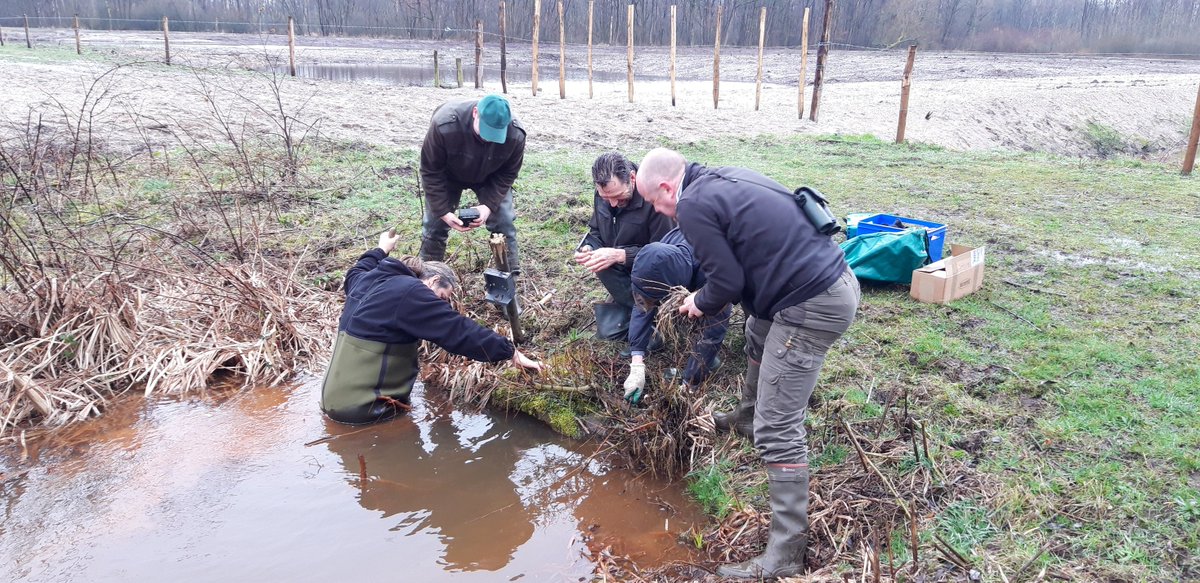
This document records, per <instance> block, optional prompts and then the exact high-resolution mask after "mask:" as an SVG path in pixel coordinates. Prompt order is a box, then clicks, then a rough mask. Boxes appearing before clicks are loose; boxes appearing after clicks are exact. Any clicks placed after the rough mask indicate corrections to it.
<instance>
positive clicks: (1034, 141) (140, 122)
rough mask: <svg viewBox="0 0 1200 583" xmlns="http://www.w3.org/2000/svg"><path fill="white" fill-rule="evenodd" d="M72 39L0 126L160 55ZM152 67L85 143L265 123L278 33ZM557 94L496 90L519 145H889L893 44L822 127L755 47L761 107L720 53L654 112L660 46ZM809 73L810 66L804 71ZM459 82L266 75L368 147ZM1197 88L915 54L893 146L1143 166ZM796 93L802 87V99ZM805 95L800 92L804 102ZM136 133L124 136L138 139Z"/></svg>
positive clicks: (302, 53)
mask: <svg viewBox="0 0 1200 583" xmlns="http://www.w3.org/2000/svg"><path fill="white" fill-rule="evenodd" d="M85 38H86V43H87V46H89V47H91V48H92V49H93V50H95V51H98V52H99V53H100V54H101V55H103V57H102V58H89V59H75V58H73V57H71V58H67V57H65V56H64V55H63V53H62V52H58V53H48V52H47V53H42V55H46V56H39V53H37V51H34V52H33V53H31V54H27V53H24V52H21V51H24V50H25V49H24V48H23V47H21V49H20V51H16V50H14V49H8V51H7V52H6V53H0V55H4V56H3V57H2V59H0V60H3V61H5V63H4V74H3V78H4V83H5V94H6V97H5V100H4V103H3V105H2V107H0V119H3V120H5V121H18V122H20V121H22V120H24V119H26V115H27V112H28V111H29V109H30V108H31V107H32V108H35V109H44V108H46V107H51V108H54V109H57V106H56V105H55V101H58V102H61V103H62V104H64V105H65V106H66V107H67V109H68V110H74V109H76V108H77V106H78V104H79V103H80V102H81V101H82V99H83V96H84V94H85V92H86V90H87V88H88V86H89V84H90V83H91V80H92V79H94V78H96V77H99V76H100V75H102V74H104V72H105V71H107V70H108V69H110V68H111V67H112V66H113V65H114V64H116V63H127V62H134V61H155V60H158V59H161V44H160V43H161V39H160V38H158V37H157V35H155V34H154V33H125V32H121V33H101V32H99V31H91V32H87V33H86V37H85ZM171 41H172V56H173V60H174V62H175V63H176V64H179V65H187V66H175V67H170V68H167V67H165V66H161V65H158V64H153V63H147V64H140V65H136V66H132V67H124V68H121V69H120V70H118V71H115V72H113V73H112V74H111V75H110V76H109V77H108V78H107V79H111V81H112V83H111V87H110V86H109V84H108V83H107V82H106V83H104V84H103V85H104V86H105V87H109V88H110V91H111V94H112V95H113V96H114V97H115V104H114V107H111V108H109V109H108V110H107V111H106V112H104V115H103V116H102V118H101V119H102V123H103V125H102V126H101V128H102V130H101V133H102V134H103V136H104V137H106V139H108V140H110V141H112V142H115V143H117V144H122V145H136V144H141V143H143V142H145V141H150V142H157V143H169V142H170V141H171V139H170V137H169V135H167V134H166V133H165V132H163V131H160V130H154V129H150V130H147V129H146V128H160V127H161V126H166V128H167V129H169V130H176V131H178V130H186V131H188V132H191V133H194V134H197V135H202V136H207V137H211V138H217V137H218V133H217V132H215V131H214V129H213V128H212V127H211V123H209V122H207V121H205V118H207V117H210V116H207V115H206V112H207V111H208V110H209V108H210V107H209V105H208V103H207V102H206V101H205V97H204V94H205V91H204V88H205V87H206V86H207V87H208V88H209V92H211V93H212V94H213V95H214V96H215V103H216V104H217V105H218V106H219V107H221V108H222V109H223V110H225V111H227V112H229V113H232V114H234V115H237V116H241V115H246V116H250V117H252V118H256V119H257V121H258V122H259V123H263V124H265V123H267V122H266V121H265V119H264V118H265V117H266V116H265V115H264V114H263V113H262V111H260V110H259V109H258V108H259V107H262V108H264V109H266V110H271V109H272V108H273V103H274V96H273V93H272V91H271V88H270V83H269V82H268V79H267V77H269V76H265V75H250V74H244V72H242V71H241V70H240V69H241V68H242V67H263V66H264V63H266V62H267V59H286V55H287V49H286V38H284V37H281V36H279V35H268V36H264V37H251V36H244V35H227V34H203V33H197V34H187V33H172V39H171ZM299 42H300V44H301V48H299V49H298V51H297V58H298V60H299V61H300V62H301V63H314V62H317V63H324V64H331V63H338V64H347V63H357V64H376V65H378V64H397V65H407V66H410V67H419V66H428V65H429V61H430V60H431V58H430V57H431V54H432V51H433V50H434V49H435V48H436V49H438V50H439V51H440V52H441V53H442V55H443V59H444V60H443V63H449V66H448V68H449V69H450V73H443V79H446V80H447V81H451V80H452V79H453V62H454V58H455V57H461V58H463V61H464V63H473V61H474V56H473V46H471V45H469V44H467V43H464V42H458V41H448V42H442V43H430V42H421V41H389V40H379V39H309V38H304V39H300V41H299ZM489 42H491V44H488V45H486V46H485V62H484V67H485V90H488V91H498V90H499V79H498V77H499V75H498V69H499V63H498V61H499V56H498V51H497V50H496V46H495V42H494V39H489ZM35 43H38V44H40V45H41V46H47V45H52V44H57V45H60V46H64V47H72V48H73V38H72V37H71V36H70V32H69V31H55V30H42V31H37V32H35ZM568 53H569V56H570V58H569V62H568V69H569V70H570V71H571V73H570V74H569V77H574V78H577V80H574V79H573V80H569V81H568V82H567V84H566V92H567V98H566V99H559V94H558V80H557V64H558V47H557V45H556V44H544V45H543V46H542V52H541V55H542V58H541V59H540V63H541V76H542V78H541V82H540V83H539V87H540V89H541V91H540V95H538V96H537V97H533V96H532V94H531V93H532V92H531V91H530V84H529V82H528V81H527V80H513V81H511V82H510V83H509V94H510V98H511V99H512V102H513V107H514V110H515V111H516V113H517V115H518V117H520V119H521V120H522V122H523V124H524V125H525V126H526V128H527V129H528V130H529V132H530V135H531V140H530V144H531V148H537V149H557V148H567V147H580V148H586V149H602V148H618V149H631V150H638V149H644V148H646V147H647V146H649V145H652V144H653V143H654V142H653V138H655V137H657V136H666V137H668V138H670V139H674V140H680V141H692V140H700V139H705V138H711V137H716V136H729V135H735V136H753V135H759V134H776V135H786V134H791V133H820V134H830V133H844V134H873V135H875V136H877V137H879V138H881V139H884V140H890V139H892V138H893V137H894V135H895V127H896V115H897V110H898V104H899V93H900V83H899V77H900V74H901V70H902V68H903V65H904V52H903V51H870V52H867V51H834V52H833V53H832V54H831V56H830V58H829V71H828V76H827V78H828V79H829V83H828V84H827V85H826V86H825V90H824V95H823V99H822V103H821V112H820V121H819V123H814V122H810V121H807V119H804V120H802V119H799V118H798V116H797V111H796V99H797V90H796V85H795V81H794V79H795V77H796V75H797V72H798V67H799V65H798V62H799V51H798V50H795V49H788V48H775V49H771V50H770V51H769V52H768V54H767V55H766V57H765V58H764V77H765V79H766V82H765V84H764V86H763V90H762V104H761V107H760V109H759V110H758V111H755V110H754V101H755V85H754V74H755V69H756V65H757V63H756V51H755V50H753V49H746V48H723V49H722V55H721V57H722V59H721V78H722V83H721V102H720V107H719V108H718V109H716V110H714V109H713V104H712V82H711V75H712V51H711V48H685V49H681V50H680V52H679V59H678V65H677V68H678V76H677V78H678V81H677V83H676V104H677V105H676V106H674V107H672V106H671V105H670V84H669V82H668V81H667V80H666V79H667V76H666V74H667V58H666V49H664V48H645V49H639V53H638V56H637V59H636V69H637V73H636V76H637V79H638V80H637V82H636V84H635V88H634V90H635V101H634V103H629V102H628V97H627V88H626V84H625V82H624V81H623V80H622V81H608V82H597V83H595V85H594V92H595V97H594V99H588V97H587V95H588V84H587V81H586V80H584V79H586V73H585V71H586V69H585V67H586V48H585V47H580V46H571V47H568ZM593 61H594V69H595V70H596V72H597V75H598V76H603V77H604V78H606V79H611V78H620V77H621V76H622V75H623V71H624V69H625V51H624V47H601V48H597V49H596V51H595V55H594V58H593ZM814 66H815V55H812V56H811V57H810V61H809V71H810V73H809V77H810V79H811V75H812V73H811V71H812V70H813V68H814ZM467 68H468V71H467V72H466V75H465V76H466V77H467V82H466V88H464V89H435V88H432V87H423V86H406V85H399V84H388V83H381V82H340V81H324V80H317V79H290V78H281V79H280V94H281V95H282V97H283V100H284V103H285V104H287V105H288V106H289V107H291V108H292V109H297V108H300V106H301V105H302V104H303V108H302V110H301V111H300V112H299V113H298V114H297V116H298V117H299V118H300V119H302V120H306V121H310V122H316V121H319V128H320V131H321V132H322V134H323V135H325V136H327V137H331V138H335V139H358V140H364V141H367V142H371V143H378V144H388V145H398V146H416V145H418V144H419V143H420V140H421V138H422V136H423V135H424V131H425V128H426V124H427V121H428V118H429V114H430V113H431V111H432V109H433V107H434V106H435V105H436V104H437V103H439V102H441V101H443V100H447V99H455V98H470V97H474V96H477V95H480V94H481V92H480V91H478V90H475V89H472V88H470V87H472V83H471V77H472V72H471V71H472V69H471V67H469V66H468V67H467ZM509 68H510V71H512V72H513V77H519V76H521V75H524V76H525V77H528V72H529V47H528V46H527V45H520V44H516V43H510V45H509ZM1198 82H1200V61H1197V60H1165V59H1129V58H1103V57H1064V56H1037V55H979V54H958V53H932V52H931V53H922V54H919V55H918V59H917V64H916V69H915V74H914V85H913V91H912V97H911V102H910V109H909V112H910V113H909V121H908V134H907V135H908V138H909V139H910V140H913V141H920V142H926V143H932V144H937V145H941V146H945V147H948V148H952V149H960V150H989V149H996V148H1003V149H1012V150H1036V151H1048V152H1054V153H1060V154H1066V155H1085V156H1086V155H1091V154H1093V153H1094V152H1095V149H1094V146H1093V145H1092V144H1091V143H1089V142H1088V140H1087V139H1086V137H1085V132H1084V128H1085V127H1086V125H1087V124H1088V123H1089V122H1095V123H1099V124H1103V125H1106V126H1111V127H1112V128H1114V129H1116V130H1117V132H1119V133H1120V135H1121V137H1122V139H1123V141H1124V142H1125V145H1126V147H1127V148H1128V149H1129V150H1130V151H1132V152H1135V153H1140V154H1141V155H1144V156H1146V157H1148V158H1151V159H1163V160H1170V159H1171V158H1173V157H1175V156H1177V155H1178V152H1180V151H1181V150H1182V148H1183V146H1184V143H1185V140H1186V137H1187V136H1186V132H1187V130H1188V127H1189V124H1190V116H1191V112H1192V107H1193V104H1194V99H1195V96H1196V85H1197V83H1198ZM808 96H811V89H810V91H809V93H808ZM809 98H810V97H809ZM139 127H140V129H139Z"/></svg>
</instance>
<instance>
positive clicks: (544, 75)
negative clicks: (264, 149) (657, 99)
mask: <svg viewBox="0 0 1200 583" xmlns="http://www.w3.org/2000/svg"><path fill="white" fill-rule="evenodd" d="M273 72H275V73H278V74H281V75H286V74H287V72H288V68H287V66H286V65H281V66H277V67H274V68H273ZM440 73H441V85H442V87H453V86H454V85H455V84H456V83H457V77H456V73H455V70H454V62H453V61H451V62H450V64H449V67H447V66H446V65H444V64H443V65H442V66H441V67H440ZM485 75H486V78H485V82H488V83H490V84H492V85H494V84H495V83H497V82H499V80H500V71H499V70H498V69H497V70H488V71H486V73H485ZM296 76H297V77H308V78H313V79H324V80H326V81H368V82H376V83H391V84H396V85H426V86H427V85H430V84H432V83H433V65H432V63H431V64H430V65H428V66H417V65H389V64H366V63H304V62H300V63H296ZM538 78H539V79H541V81H542V83H543V84H547V85H549V84H553V83H557V82H558V67H557V66H554V67H539V69H538ZM638 78H639V79H641V80H643V81H645V80H651V79H655V78H652V77H649V76H639V77H638ZM567 79H570V80H573V81H583V80H587V70H575V69H568V70H567ZM592 79H593V80H594V81H596V82H597V83H603V82H612V81H625V74H624V73H620V74H618V73H611V72H602V71H593V72H592ZM530 80H531V78H530V70H529V67H528V66H526V67H524V68H513V69H509V70H508V81H509V82H511V83H528V82H530ZM474 82H475V65H474V64H473V63H472V64H471V65H470V66H468V65H467V64H466V63H464V64H463V84H464V85H467V86H473V85H472V84H473V83H474Z"/></svg>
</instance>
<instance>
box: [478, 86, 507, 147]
mask: <svg viewBox="0 0 1200 583" xmlns="http://www.w3.org/2000/svg"><path fill="white" fill-rule="evenodd" d="M475 108H476V109H478V110H479V137H481V138H483V139H485V140H487V141H489V142H495V143H497V144H503V143H504V140H505V139H507V138H508V124H509V123H511V122H512V111H510V110H509V109H508V100H506V99H504V98H503V97H500V96H499V95H487V96H484V98H483V99H480V100H479V102H478V103H476V104H475Z"/></svg>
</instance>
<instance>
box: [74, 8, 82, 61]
mask: <svg viewBox="0 0 1200 583" xmlns="http://www.w3.org/2000/svg"><path fill="white" fill-rule="evenodd" d="M73 26H74V28H75V54H77V55H82V54H83V46H82V45H81V44H80V42H79V15H78V14H76V15H75V22H74V24H73Z"/></svg>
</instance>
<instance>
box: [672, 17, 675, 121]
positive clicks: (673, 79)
mask: <svg viewBox="0 0 1200 583" xmlns="http://www.w3.org/2000/svg"><path fill="white" fill-rule="evenodd" d="M671 107H675V5H674V4H672V5H671Z"/></svg>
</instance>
